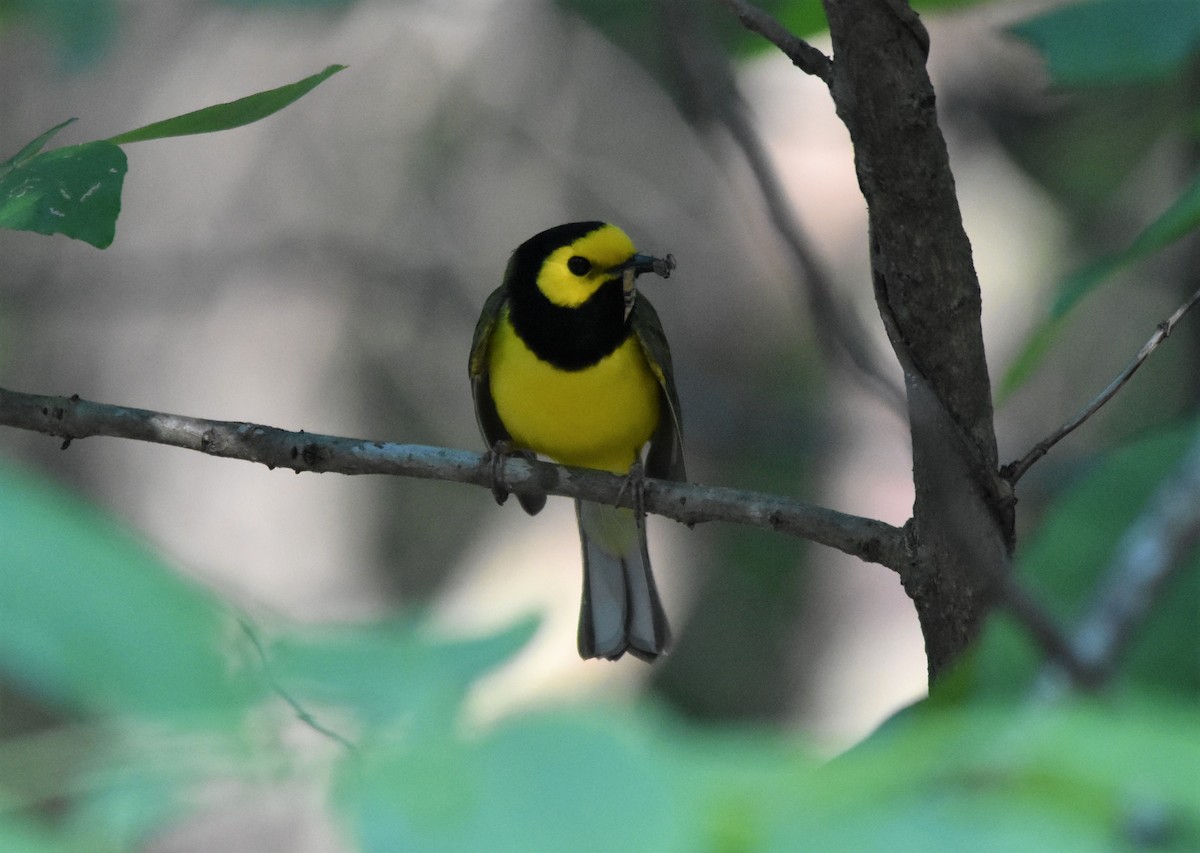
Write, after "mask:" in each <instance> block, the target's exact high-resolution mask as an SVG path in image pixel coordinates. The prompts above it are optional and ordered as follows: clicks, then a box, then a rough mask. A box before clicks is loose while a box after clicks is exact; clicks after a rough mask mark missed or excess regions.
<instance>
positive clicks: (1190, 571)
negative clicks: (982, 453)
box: [974, 423, 1200, 696]
mask: <svg viewBox="0 0 1200 853" xmlns="http://www.w3.org/2000/svg"><path fill="white" fill-rule="evenodd" d="M1198 426H1200V425H1198V424H1195V423H1189V424H1186V425H1183V426H1180V427H1175V428H1172V429H1170V430H1165V431H1162V432H1158V433H1155V434H1153V435H1150V436H1147V437H1146V438H1144V439H1142V440H1141V441H1138V442H1135V443H1133V444H1131V445H1129V446H1128V447H1124V448H1122V449H1120V450H1118V451H1116V452H1114V453H1112V454H1111V455H1109V456H1108V457H1107V458H1105V459H1104V460H1103V461H1102V462H1101V463H1100V464H1099V465H1098V466H1097V467H1096V468H1095V470H1093V471H1091V472H1090V473H1089V474H1087V476H1085V477H1082V478H1081V479H1080V480H1079V482H1077V483H1075V484H1073V485H1072V486H1071V487H1070V488H1069V489H1068V490H1067V491H1066V492H1065V494H1064V495H1063V496H1062V497H1061V498H1059V499H1058V500H1057V501H1056V502H1055V503H1054V505H1053V506H1051V507H1050V509H1049V511H1048V512H1047V513H1046V516H1045V519H1044V520H1043V522H1042V524H1041V526H1040V527H1039V528H1038V529H1037V531H1035V532H1034V534H1033V536H1031V537H1030V538H1029V539H1028V540H1027V541H1026V542H1025V544H1024V545H1023V547H1022V549H1021V551H1020V552H1019V553H1018V555H1017V557H1018V558H1017V574H1018V577H1019V579H1020V582H1021V583H1022V584H1023V585H1025V586H1026V588H1027V589H1028V590H1029V592H1030V593H1031V594H1032V595H1033V596H1034V597H1035V598H1037V599H1038V600H1039V601H1040V602H1042V603H1043V605H1044V606H1045V607H1046V609H1047V610H1048V611H1049V612H1050V613H1051V614H1053V615H1054V616H1055V617H1057V618H1058V619H1059V620H1060V622H1061V624H1063V625H1064V626H1065V627H1069V626H1070V625H1071V624H1072V621H1073V620H1075V619H1077V618H1078V617H1079V616H1080V615H1082V612H1083V608H1084V607H1085V606H1086V605H1087V602H1088V601H1089V600H1090V596H1091V593H1092V591H1093V589H1094V588H1095V586H1096V584H1097V582H1099V581H1100V580H1101V579H1102V577H1103V572H1104V570H1105V569H1106V567H1107V565H1108V562H1109V561H1110V560H1111V558H1112V556H1113V553H1114V552H1115V550H1116V547H1117V543H1118V541H1119V540H1120V538H1121V536H1122V535H1124V533H1125V531H1126V530H1127V529H1128V527H1129V525H1130V524H1132V522H1133V521H1134V519H1135V518H1137V517H1138V515H1139V514H1140V513H1141V512H1142V511H1143V510H1144V506H1145V503H1146V500H1147V499H1148V498H1149V497H1150V495H1151V493H1152V492H1153V491H1154V490H1155V489H1156V488H1157V487H1158V485H1159V484H1160V483H1161V482H1162V480H1163V478H1164V477H1166V476H1168V475H1170V474H1171V473H1172V472H1173V471H1174V470H1175V467H1176V466H1177V464H1178V463H1179V460H1180V458H1181V457H1182V455H1183V454H1184V452H1185V451H1186V450H1187V448H1188V447H1189V446H1190V444H1191V443H1192V442H1193V441H1194V440H1195V436H1196V430H1197V428H1198ZM1198 557H1200V555H1197V556H1193V558H1192V562H1191V563H1190V564H1189V566H1188V567H1187V568H1186V569H1185V570H1184V571H1183V573H1182V576H1180V577H1178V578H1176V579H1175V581H1174V583H1173V584H1172V587H1171V588H1170V589H1169V590H1168V591H1167V593H1166V594H1165V595H1163V596H1162V597H1161V599H1160V601H1159V602H1158V604H1157V606H1156V607H1155V609H1154V611H1153V612H1152V613H1151V617H1150V619H1149V621H1148V622H1147V623H1146V624H1145V625H1144V626H1142V627H1141V629H1140V630H1139V633H1138V636H1137V639H1136V641H1135V642H1134V643H1133V644H1132V646H1131V648H1130V652H1129V655H1128V657H1127V659H1126V663H1125V665H1124V667H1123V668H1122V669H1121V679H1123V680H1125V681H1133V682H1137V683H1139V684H1141V685H1143V686H1152V687H1153V688H1155V689H1157V690H1171V691H1176V692H1182V693H1184V694H1186V695H1193V696H1194V695H1200V658H1197V655H1196V649H1198V648H1200V622H1198V621H1197V620H1196V618H1195V616H1196V613H1198V612H1200V559H1198ZM1042 662H1043V661H1042V656H1041V653H1040V650H1039V649H1037V648H1036V647H1035V646H1034V644H1033V643H1032V641H1031V640H1030V639H1029V638H1028V636H1027V632H1025V631H1024V630H1022V629H1021V628H1019V627H1018V626H1016V625H1014V624H1013V623H1012V622H1011V621H1010V620H1009V619H1008V618H997V619H993V620H992V623H991V624H989V626H988V628H987V630H986V632H985V636H984V641H983V643H982V645H981V648H980V650H979V653H978V654H977V655H976V657H975V660H974V664H975V665H976V667H977V670H976V678H977V682H976V684H977V687H978V688H979V690H981V691H983V692H984V693H985V694H986V695H1001V696H1002V695H1013V694H1014V693H1019V692H1020V691H1021V690H1022V689H1023V688H1024V687H1026V686H1027V685H1028V683H1029V681H1030V679H1031V678H1032V677H1033V675H1034V673H1036V672H1037V671H1038V670H1039V669H1040V667H1041V665H1042Z"/></svg>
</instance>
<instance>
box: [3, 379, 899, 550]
mask: <svg viewBox="0 0 1200 853" xmlns="http://www.w3.org/2000/svg"><path fill="white" fill-rule="evenodd" d="M0 425H3V426H10V427H16V428H17V429H26V430H32V431H34V432H41V433H45V434H47V435H54V436H59V437H62V438H63V439H64V441H63V448H64V449H65V448H66V447H67V446H68V445H70V443H71V442H72V441H73V440H75V439H80V438H88V437H90V436H110V437H113V438H128V439H134V440H137V441H148V442H152V443H154V444H165V445H169V446H172V447H182V448H185V449H187V450H196V451H199V452H200V453H206V454H208V455H210V456H221V457H225V458H228V459H242V460H245V461H247V462H258V463H260V464H262V465H266V466H267V467H268V468H272V469H273V468H287V469H290V470H292V471H295V472H297V473H300V472H307V471H311V472H317V473H334V474H391V475H394V476H402V477H413V478H417V479H428V480H446V481H450V482H456V483H468V484H471V485H475V486H483V487H486V488H491V486H492V468H493V466H492V464H491V461H490V457H489V456H488V455H487V454H481V453H472V452H469V451H465V450H451V449H448V448H442V447H426V446H422V445H415V444H394V443H391V442H380V441H367V440H362V439H353V438H342V437H339V436H329V435H318V434H315V433H307V432H303V431H301V432H289V431H287V430H283V429H278V428H277V427H269V426H261V425H258V424H251V423H242V422H237V421H213V420H206V419H204V418H191V417H186V416H183V415H172V414H167V413H164V412H154V411H149V410H146V409H132V408H127V407H124V406H111V405H106V404H104V403H94V402H90V401H88V400H83V399H81V398H80V397H79V396H78V395H75V396H72V397H49V396H42V395H37V394H24V393H21V392H18V391H9V390H6V389H3V388H0ZM503 477H504V481H505V485H506V486H507V487H508V488H509V489H510V490H511V491H513V492H519V493H534V494H536V493H544V494H551V495H562V496H564V497H572V498H583V499H584V500H589V501H595V502H597V503H605V504H611V505H613V506H626V507H632V506H633V503H634V495H633V494H631V493H630V490H629V489H628V488H627V485H626V478H624V477H621V476H618V475H615V474H608V473H605V472H602V471H592V470H589V469H585V468H569V467H566V466H562V465H554V464H551V463H547V462H532V463H530V462H527V461H525V460H523V459H520V458H515V457H514V458H510V459H507V460H506V461H505V464H504V466H503ZM643 506H644V507H645V509H646V511H648V512H652V513H655V514H656V515H662V516H665V517H667V518H673V519H675V520H676V521H681V522H683V523H684V524H689V525H690V524H698V523H700V522H705V521H728V522H732V523H734V524H745V525H748V526H751V527H758V528H762V529H764V530H774V531H778V532H780V533H786V534H788V535H790V536H797V537H800V538H802V539H808V540H810V541H813V542H816V543H818V544H821V545H828V546H829V547H831V548H836V549H838V550H839V551H843V552H845V553H847V554H850V555H852V556H855V557H859V558H861V559H863V560H866V561H867V562H872V563H880V564H882V565H884V566H887V567H888V568H890V569H892V570H894V571H899V570H900V569H901V568H902V567H903V566H904V565H905V561H906V557H905V554H906V536H905V533H904V531H903V530H901V529H900V528H897V527H893V526H892V525H890V524H885V523H884V522H882V521H876V520H874V519H870V518H862V517H860V516H855V515H848V514H846V513H842V512H837V511H836V510H832V509H826V508H824V507H817V506H812V505H811V504H806V503H803V502H801V501H796V500H792V499H790V498H785V497H781V496H778V495H768V494H763V493H760V492H749V491H741V490H737V489H727V488H720V487H715V486H700V485H693V484H689V483H674V482H670V481H668V480H655V479H647V480H646V481H645V489H644V501H643Z"/></svg>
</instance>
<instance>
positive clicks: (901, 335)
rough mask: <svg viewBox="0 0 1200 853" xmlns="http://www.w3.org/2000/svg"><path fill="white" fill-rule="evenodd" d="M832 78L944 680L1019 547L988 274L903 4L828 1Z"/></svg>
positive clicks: (921, 603) (912, 584)
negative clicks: (988, 314)
mask: <svg viewBox="0 0 1200 853" xmlns="http://www.w3.org/2000/svg"><path fill="white" fill-rule="evenodd" d="M825 9H826V13H827V15H828V18H829V26H830V32H831V34H832V38H833V73H832V76H831V79H830V80H829V85H830V92H831V94H832V96H833V99H834V103H835V106H836V108H837V112H838V115H839V116H840V117H841V119H842V121H843V122H844V123H845V125H846V127H847V129H848V130H849V131H850V137H851V140H852V142H853V144H854V158H855V168H856V171H857V173H858V182H859V186H860V187H861V189H862V192H863V196H864V197H865V198H866V201H867V206H868V209H869V227H870V252H871V269H872V276H873V279H874V287H875V297H876V302H877V304H878V306H879V311H880V314H881V316H882V318H883V321H884V323H885V325H886V326H887V330H888V336H889V338H890V340H891V343H892V347H893V349H894V350H895V352H896V355H897V357H898V359H899V360H900V363H901V365H902V367H903V368H904V372H905V380H906V381H905V384H906V388H907V391H908V407H909V420H910V425H911V428H912V439H913V477H914V484H915V488H916V500H915V503H914V507H913V519H912V521H911V522H910V525H909V533H910V562H909V564H908V565H907V566H906V567H905V569H904V570H903V571H902V572H901V579H902V580H903V582H904V585H905V589H906V590H907V591H908V593H909V595H910V596H911V597H912V599H913V602H914V604H915V605H916V608H917V613H918V616H919V617H920V620H921V628H922V631H923V633H924V637H925V646H926V653H927V655H928V658H929V670H930V677H931V679H933V678H936V677H937V676H938V674H939V673H941V672H943V671H944V670H945V668H946V667H947V666H948V665H949V664H950V663H952V662H953V661H954V660H955V659H956V658H957V657H958V656H959V654H961V652H962V651H963V649H964V648H965V647H966V645H967V644H968V643H969V642H970V641H971V640H972V639H973V638H974V637H975V636H976V635H977V634H978V632H979V630H980V627H981V625H982V621H983V619H984V617H985V616H986V614H987V612H988V610H990V609H991V607H992V606H993V605H994V604H995V594H994V590H996V589H997V588H998V587H997V584H996V581H997V580H998V578H999V573H1004V572H1006V571H1007V565H1008V557H1009V555H1010V553H1011V548H1012V512H1011V500H1009V499H1008V497H1007V492H1006V491H1005V490H1004V489H1003V484H1002V483H1001V481H1000V480H999V478H998V476H997V474H996V471H997V451H996V437H995V432H994V429H993V422H992V399H991V385H990V381H989V379H988V373H987V362H986V359H985V356H984V348H983V338H982V330H981V326H980V312H981V302H980V293H979V281H978V278H977V277H976V274H975V268H974V264H973V262H972V258H971V244H970V241H969V240H968V239H967V235H966V232H965V230H964V229H963V224H962V217H961V214H960V211H959V207H958V199H957V197H956V195H955V187H954V177H953V175H952V174H951V171H950V163H949V158H948V155H947V152H946V143H945V139H944V138H943V136H942V133H941V129H940V128H939V126H938V121H937V112H936V105H935V99H934V92H933V86H932V84H931V83H930V80H929V75H928V73H927V72H926V68H925V60H926V56H927V53H928V48H929V39H928V35H927V33H926V31H925V28H924V26H923V25H922V24H921V22H920V19H919V18H918V17H917V16H916V14H915V13H914V12H913V11H912V10H911V9H910V8H909V7H908V6H907V5H906V4H905V3H904V2H902V0H825Z"/></svg>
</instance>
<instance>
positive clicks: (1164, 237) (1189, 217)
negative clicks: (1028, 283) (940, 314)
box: [1053, 3, 1200, 317]
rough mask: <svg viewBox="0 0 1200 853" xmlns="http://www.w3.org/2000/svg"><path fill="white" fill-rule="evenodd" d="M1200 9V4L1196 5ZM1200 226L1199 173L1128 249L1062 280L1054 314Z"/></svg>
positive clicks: (1063, 310)
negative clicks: (1121, 270) (1117, 273)
mask: <svg viewBox="0 0 1200 853" xmlns="http://www.w3.org/2000/svg"><path fill="white" fill-rule="evenodd" d="M1197 8H1198V9H1200V3H1198V4H1197ZM1198 226H1200V172H1197V174H1196V175H1195V177H1194V178H1193V179H1192V183H1191V185H1190V186H1189V187H1188V188H1187V189H1185V190H1184V191H1183V193H1181V194H1180V196H1179V198H1177V199H1175V202H1174V204H1172V205H1171V206H1170V207H1169V208H1167V210H1166V211H1164V212H1163V213H1162V215H1160V216H1159V217H1158V219H1156V220H1154V222H1152V223H1150V225H1149V226H1148V227H1147V228H1146V229H1145V230H1144V231H1142V233H1141V234H1139V235H1138V236H1137V238H1136V239H1134V241H1133V242H1132V243H1130V244H1129V246H1128V248H1126V249H1125V250H1123V251H1121V252H1117V253H1116V254H1114V255H1109V256H1108V257H1106V258H1101V259H1100V260H1098V261H1096V262H1095V263H1093V264H1090V265H1089V266H1087V267H1085V268H1084V269H1082V270H1080V271H1079V272H1077V273H1075V274H1074V275H1073V276H1071V277H1070V278H1068V279H1067V280H1066V281H1065V282H1063V284H1062V286H1061V287H1060V288H1059V291H1058V298H1057V299H1056V300H1055V303H1054V309H1053V316H1055V317H1062V316H1063V315H1065V314H1066V313H1067V312H1068V311H1070V310H1071V309H1072V308H1074V307H1075V306H1076V305H1077V304H1078V303H1079V301H1080V300H1081V299H1083V297H1085V296H1087V294H1089V293H1090V292H1091V291H1092V290H1094V289H1095V288H1096V286H1097V285H1099V284H1101V283H1102V282H1103V281H1104V280H1105V279H1107V278H1108V277H1109V276H1110V275H1112V274H1113V273H1114V272H1116V271H1118V270H1120V269H1122V268H1123V267H1127V266H1129V265H1130V264H1132V263H1134V262H1135V261H1140V260H1142V259H1143V258H1146V257H1148V256H1149V255H1152V254H1154V253H1155V252H1157V251H1159V250H1160V249H1163V248H1166V247H1167V246H1169V245H1170V244H1171V243H1174V242H1175V241H1176V240H1178V239H1180V238H1181V237H1185V236H1187V235H1188V234H1190V233H1191V232H1192V231H1195V230H1196V228H1197V227H1198Z"/></svg>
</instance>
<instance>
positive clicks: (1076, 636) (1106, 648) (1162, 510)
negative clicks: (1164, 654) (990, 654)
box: [1041, 432, 1200, 692]
mask: <svg viewBox="0 0 1200 853" xmlns="http://www.w3.org/2000/svg"><path fill="white" fill-rule="evenodd" d="M1198 540H1200V432H1198V433H1197V434H1196V435H1195V437H1194V438H1193V440H1192V445H1191V447H1190V448H1189V450H1188V452H1187V453H1186V454H1185V455H1184V457H1183V458H1182V459H1181V460H1180V463H1179V465H1178V467H1177V468H1176V469H1175V471H1174V472H1173V473H1172V474H1171V475H1170V476H1168V477H1167V478H1166V479H1165V480H1164V481H1163V482H1162V483H1161V484H1160V485H1159V487H1158V489H1157V491H1155V493H1154V494H1153V495H1152V496H1151V498H1150V500H1149V501H1147V503H1146V506H1145V509H1144V510H1143V511H1142V513H1141V515H1140V516H1139V517H1138V518H1137V519H1136V520H1135V521H1134V522H1133V524H1131V525H1130V526H1129V528H1128V529H1127V530H1126V531H1125V533H1124V535H1123V536H1122V537H1121V540H1120V541H1119V542H1118V544H1117V548H1116V551H1115V553H1114V554H1113V557H1112V560H1111V562H1110V563H1109V566H1108V569H1107V570H1106V571H1105V577H1104V580H1103V582H1102V583H1101V584H1100V585H1099V586H1098V588H1097V590H1096V592H1095V595H1094V597H1093V600H1092V603H1091V605H1090V606H1089V607H1088V608H1087V611H1086V613H1085V615H1084V617H1083V619H1082V620H1081V621H1080V623H1079V625H1078V627H1077V628H1076V630H1075V631H1074V633H1073V635H1072V639H1071V649H1072V654H1071V657H1072V658H1073V659H1075V660H1078V661H1079V662H1080V663H1082V664H1083V666H1084V670H1085V672H1086V673H1087V674H1088V675H1089V677H1088V678H1086V679H1084V680H1081V679H1080V678H1079V677H1078V674H1077V673H1075V672H1067V675H1068V676H1069V677H1070V680H1071V682H1072V683H1073V684H1074V685H1075V686H1077V687H1083V688H1085V689H1092V690H1095V689H1099V688H1101V687H1103V686H1104V684H1105V683H1107V682H1108V681H1109V679H1111V678H1112V676H1113V674H1114V673H1115V672H1116V668H1117V663H1118V662H1119V660H1120V657H1121V654H1122V653H1123V652H1124V650H1125V649H1126V647H1127V646H1128V645H1129V642H1130V640H1132V638H1133V636H1134V633H1135V631H1136V628H1137V626H1138V625H1139V624H1140V623H1141V622H1143V621H1144V620H1145V619H1146V617H1147V615H1148V614H1149V613H1150V610H1151V608H1152V607H1153V606H1154V603H1155V602H1156V601H1157V600H1158V598H1159V597H1160V596H1161V595H1162V591H1163V590H1164V589H1165V588H1166V585H1167V583H1168V582H1169V581H1170V579H1171V578H1172V577H1173V576H1174V575H1175V574H1176V573H1177V572H1179V571H1180V570H1181V569H1182V568H1183V567H1184V566H1187V565H1189V563H1188V557H1189V556H1190V555H1191V553H1192V552H1193V550H1194V548H1195V545H1196V542H1197V541H1198ZM1054 663H1055V662H1054V661H1051V662H1050V665H1049V666H1048V667H1047V669H1046V671H1045V672H1043V679H1042V685H1041V687H1042V689H1043V690H1044V691H1046V692H1052V691H1053V690H1054V689H1056V688H1061V686H1063V685H1062V681H1063V679H1062V672H1061V671H1060V670H1057V669H1056V667H1055V666H1054Z"/></svg>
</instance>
